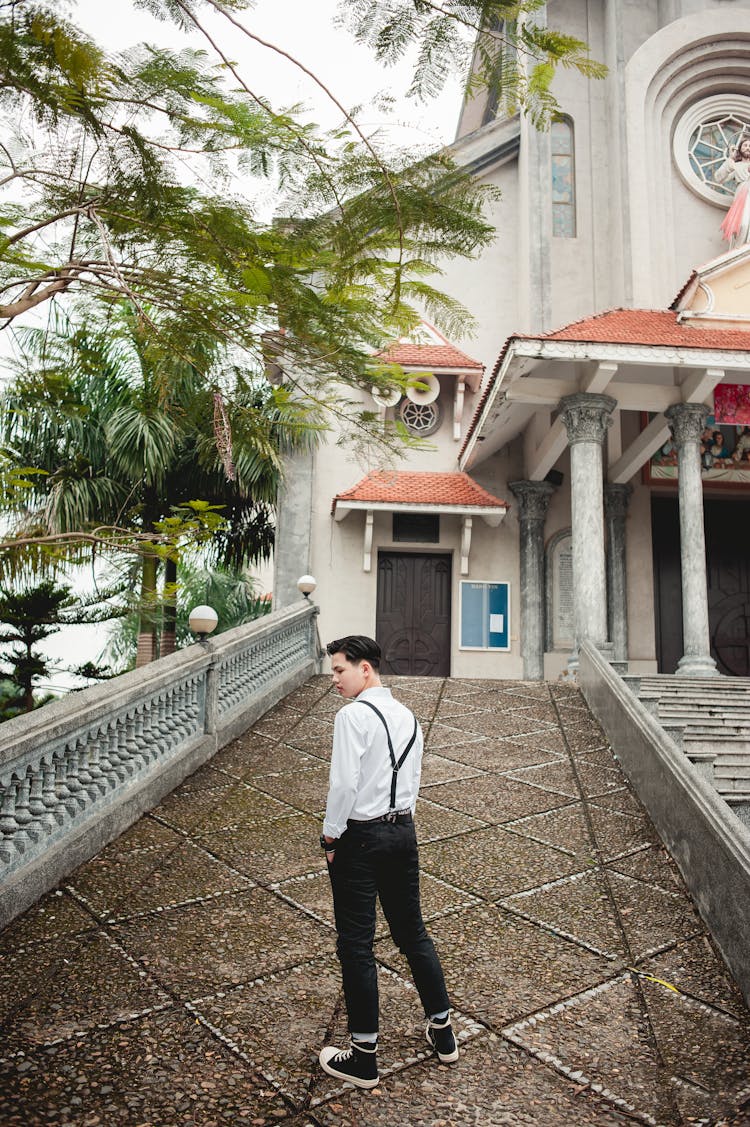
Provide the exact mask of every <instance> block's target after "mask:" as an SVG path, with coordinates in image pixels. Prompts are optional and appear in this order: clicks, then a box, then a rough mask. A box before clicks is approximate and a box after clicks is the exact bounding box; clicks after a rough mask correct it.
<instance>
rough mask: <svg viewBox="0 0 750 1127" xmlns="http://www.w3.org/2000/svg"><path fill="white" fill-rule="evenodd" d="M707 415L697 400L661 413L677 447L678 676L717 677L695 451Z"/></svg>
mask: <svg viewBox="0 0 750 1127" xmlns="http://www.w3.org/2000/svg"><path fill="white" fill-rule="evenodd" d="M708 413H709V409H708V407H706V406H705V405H704V404H703V403H676V404H674V406H672V407H668V408H667V410H666V411H665V412H664V414H665V415H666V417H667V419H668V421H669V426H670V429H671V431H672V437H673V439H674V444H675V446H676V447H677V475H678V476H677V484H678V491H679V499H680V566H681V570H682V634H683V646H684V653H683V655H682V657H681V658H680V660H679V662H678V663H677V672H678V673H679V674H680V675H681V676H683V677H711V676H715V675H716V676H717V675H718V670H717V668H716V662H715V661H714V659H713V658H712V657H711V634H710V630H709V625H708V580H707V577H706V537H705V532H704V530H703V482H702V480H701V455H700V436H701V431H702V430H703V427H704V425H705V421H706V416H707V415H708Z"/></svg>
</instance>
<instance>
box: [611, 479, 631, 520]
mask: <svg viewBox="0 0 750 1127" xmlns="http://www.w3.org/2000/svg"><path fill="white" fill-rule="evenodd" d="M632 492H633V486H632V485H629V484H627V483H620V482H617V481H613V482H607V483H605V485H604V511H605V513H606V515H607V516H608V517H614V518H615V519H617V518H618V517H621V518H624V517H626V516H627V513H628V505H629V504H630V497H631V494H632Z"/></svg>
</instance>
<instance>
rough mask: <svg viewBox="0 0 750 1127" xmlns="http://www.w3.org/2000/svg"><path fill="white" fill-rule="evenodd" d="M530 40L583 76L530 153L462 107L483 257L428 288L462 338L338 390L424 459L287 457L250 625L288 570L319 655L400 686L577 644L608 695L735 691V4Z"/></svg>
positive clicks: (749, 553) (290, 590)
mask: <svg viewBox="0 0 750 1127" xmlns="http://www.w3.org/2000/svg"><path fill="white" fill-rule="evenodd" d="M542 11H544V9H543V10H542ZM546 18H547V20H548V22H549V24H550V26H553V27H555V28H558V29H560V30H562V31H565V32H567V33H569V34H572V35H575V36H576V37H578V38H580V39H582V40H585V41H586V42H587V43H588V44H589V46H590V50H591V54H592V56H594V57H595V58H597V59H600V60H601V61H603V62H605V63H606V64H607V67H608V73H607V76H606V78H604V79H602V80H587V79H584V78H582V77H581V76H580V75H578V74H577V73H576V72H574V71H563V72H562V73H560V74H559V75H558V77H557V78H556V80H555V87H554V90H555V94H556V97H557V100H558V103H559V106H560V110H561V114H560V116H559V118H558V120H556V121H555V122H554V124H553V125H552V127H551V129H550V130H548V131H538V130H536V129H535V128H534V126H533V125H532V123H531V122H530V121H528V120H527V119H525V118H523V117H519V116H514V117H510V118H500V117H498V116H497V114H496V110H495V107H494V106H493V105H492V104H490V103H489V102H488V99H487V96H486V95H480V96H478V97H475V98H474V99H473V100H470V101H467V103H466V104H465V105H464V107H463V109H462V112H461V117H460V122H459V129H458V136H457V139H456V141H455V143H454V144H453V146H452V153H453V155H454V156H455V158H456V160H457V161H458V162H459V163H460V164H461V165H462V166H463V167H465V168H467V169H469V170H471V171H472V173H473V174H474V175H475V176H477V177H479V178H481V179H483V180H486V181H488V182H490V183H492V184H494V185H496V186H497V187H499V188H500V190H501V196H500V198H499V199H498V200H497V201H496V202H494V203H493V204H492V209H493V210H492V214H491V215H490V219H491V221H492V222H493V224H494V226H495V227H496V229H497V238H496V239H495V241H494V242H493V243H492V245H491V246H490V247H488V248H487V249H486V250H485V251H484V252H483V254H482V256H481V257H480V258H478V259H476V260H473V261H460V262H451V263H448V264H447V265H446V268H445V269H446V272H445V275H444V277H443V278H442V279H441V282H440V284H441V288H443V289H445V290H447V291H448V292H449V293H451V294H452V295H453V296H455V297H457V298H458V299H459V300H460V301H461V302H462V303H463V304H464V305H465V306H466V307H467V308H468V309H470V310H471V313H472V315H473V316H474V318H475V319H476V322H477V324H478V333H477V334H476V335H475V336H474V337H473V338H471V339H470V338H467V339H453V340H446V339H445V338H444V337H443V336H442V335H441V334H440V333H439V332H438V331H437V330H436V329H435V328H434V327H433V326H431V325H429V324H427V323H424V324H423V325H422V326H421V327H420V330H419V331H418V332H416V333H414V334H412V336H411V337H410V338H409V339H408V340H407V339H404V340H401V341H398V342H395V343H394V345H393V346H392V348H391V349H390V351H389V352H388V354H387V357H388V358H389V359H391V360H394V361H396V362H398V363H399V364H400V365H401V366H402V367H403V369H404V371H406V372H407V373H409V374H411V375H413V376H415V377H418V378H419V383H418V384H417V385H416V386H415V387H413V388H410V389H409V392H408V393H407V395H405V396H403V397H401V396H398V395H396V394H395V393H394V395H393V396H391V397H386V398H384V399H381V400H380V401H377V402H371V400H370V397H369V396H366V395H365V393H364V392H363V393H362V395H363V398H365V397H366V399H367V402H368V405H369V406H371V407H373V408H376V409H377V410H379V411H380V412H381V413H382V414H383V417H392V416H394V415H397V416H398V417H399V418H400V419H401V420H402V421H403V423H404V425H405V426H406V427H407V428H408V429H409V430H410V431H411V432H412V433H413V434H415V435H420V436H423V437H424V438H425V439H426V443H425V446H424V449H419V450H412V451H409V452H408V453H407V454H405V455H404V456H403V457H401V458H399V460H398V462H397V463H395V464H392V465H387V466H384V465H383V464H372V465H363V464H362V463H361V462H360V461H357V460H356V459H355V458H354V457H353V456H351V455H348V454H347V453H346V452H345V451H343V450H342V449H341V448H340V447H337V446H336V445H335V442H334V441H333V440H331V441H329V442H328V443H327V444H325V445H321V447H320V448H319V449H318V450H317V451H315V452H314V453H311V454H300V455H296V456H295V457H294V458H293V459H291V460H290V462H289V465H288V469H287V475H286V484H285V488H284V493H283V495H282V497H281V499H280V505H279V514H278V529H277V545H276V553H275V574H274V601H275V604H276V605H277V606H281V605H285V604H287V603H289V602H291V601H293V600H294V599H296V598H298V597H299V595H298V591H297V587H296V583H297V579H298V577H299V576H300V575H301V574H302V573H305V572H308V573H311V574H312V575H314V576H315V578H316V580H317V589H316V591H315V594H314V599H315V601H316V602H317V604H318V605H319V607H320V633H321V638H322V639H323V641H324V642H325V641H327V640H329V639H331V638H334V637H337V636H339V635H341V634H344V633H350V632H357V633H366V634H370V635H373V636H375V637H376V638H377V639H378V641H380V643H381V645H382V646H383V652H384V670H385V672H390V673H395V674H401V675H416V676H421V675H440V676H447V675H451V676H456V677H477V678H502V679H506V678H526V679H541V678H557V677H559V676H560V675H568V674H572V673H574V672H575V669H576V664H577V658H576V655H577V646H578V644H579V643H580V641H582V640H583V639H584V638H588V639H590V640H591V641H593V642H594V643H595V644H596V645H597V646H599V647H600V648H601V649H602V651H603V652H604V653H605V654H607V655H608V657H609V658H610V660H613V661H615V662H617V663H618V667H620V668H623V669H625V668H628V669H629V670H630V672H632V673H640V674H648V673H654V672H657V671H659V672H665V673H672V672H674V671H675V670H679V672H680V673H684V674H688V675H693V676H704V675H712V674H713V673H716V672H720V673H723V674H730V675H744V676H747V675H748V674H750V504H749V502H750V245H749V244H748V227H749V226H750V7H743V6H742V5H741V4H740V3H739V2H737V0H629V2H628V3H627V4H626V3H625V2H624V0H559V2H558V0H553V2H551V3H549V4H548V5H547V7H546ZM334 437H335V436H334Z"/></svg>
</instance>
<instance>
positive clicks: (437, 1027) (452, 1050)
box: [425, 1014, 458, 1064]
mask: <svg viewBox="0 0 750 1127" xmlns="http://www.w3.org/2000/svg"><path fill="white" fill-rule="evenodd" d="M425 1035H426V1037H427V1041H428V1042H429V1044H430V1045H432V1047H433V1049H434V1050H435V1052H436V1053H437V1055H438V1060H439V1061H441V1062H442V1063H443V1064H453V1062H454V1061H456V1060H458V1045H457V1043H456V1037H455V1034H454V1032H453V1026H452V1025H451V1015H450V1014H448V1016H447V1018H445V1020H444V1021H433V1020H432V1018H430V1019H429V1021H428V1022H427V1029H426V1030H425Z"/></svg>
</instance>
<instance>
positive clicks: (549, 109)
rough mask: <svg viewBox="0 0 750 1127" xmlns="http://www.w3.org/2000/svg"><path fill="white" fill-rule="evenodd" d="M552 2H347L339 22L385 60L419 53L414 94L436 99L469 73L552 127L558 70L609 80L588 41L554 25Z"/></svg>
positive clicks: (495, 100) (495, 98)
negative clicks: (548, 13)
mask: <svg viewBox="0 0 750 1127" xmlns="http://www.w3.org/2000/svg"><path fill="white" fill-rule="evenodd" d="M543 7H544V0H523V2H509V0H375V2H374V3H373V2H372V0H342V2H341V4H340V8H339V22H341V23H342V24H344V25H345V26H347V27H348V28H349V29H350V30H351V32H352V33H353V34H354V36H355V38H356V39H357V40H358V41H359V42H361V43H365V44H367V45H368V46H369V47H371V48H372V50H373V51H374V52H375V54H376V56H377V58H378V59H380V61H381V62H383V63H384V64H385V65H388V64H389V63H393V62H395V61H396V60H398V59H400V58H402V57H403V56H404V55H405V54H406V53H407V51H414V52H415V56H416V61H415V66H414V79H413V82H412V85H411V90H410V93H411V94H412V95H413V96H414V97H415V98H417V99H419V100H421V101H427V100H429V99H430V98H432V97H434V96H435V94H437V93H438V92H439V91H440V90H441V89H442V88H443V86H444V84H445V82H446V79H447V78H448V76H449V75H450V74H453V73H455V72H456V71H457V70H458V71H459V72H460V73H468V74H469V78H468V91H469V92H471V91H472V90H476V89H478V88H482V89H484V90H486V92H487V97H488V100H489V101H490V102H491V104H493V105H494V106H496V107H497V109H498V112H499V113H501V114H510V113H514V112H516V111H517V110H522V111H523V112H526V113H528V114H529V116H530V117H531V119H532V121H533V122H534V123H535V124H536V125H537V126H539V127H545V126H546V125H548V124H549V122H550V121H551V120H552V119H553V117H554V115H555V113H557V112H558V105H557V102H556V100H555V98H554V95H553V93H552V91H551V85H552V80H553V78H554V75H555V72H556V70H557V68H558V67H566V68H568V67H573V68H575V69H576V70H578V71H579V72H580V73H581V74H582V75H584V76H585V77H586V78H601V77H603V75H604V74H605V67H604V66H603V65H602V64H601V63H598V62H596V61H595V60H593V59H592V58H591V57H590V55H589V53H588V48H587V45H586V44H585V43H583V42H582V41H581V40H579V39H575V38H574V37H573V36H570V35H566V34H564V33H562V32H559V31H555V30H554V29H552V28H549V27H546V26H545V25H544V23H543V21H542V20H541V18H540V16H539V10H540V9H541V8H543Z"/></svg>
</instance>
